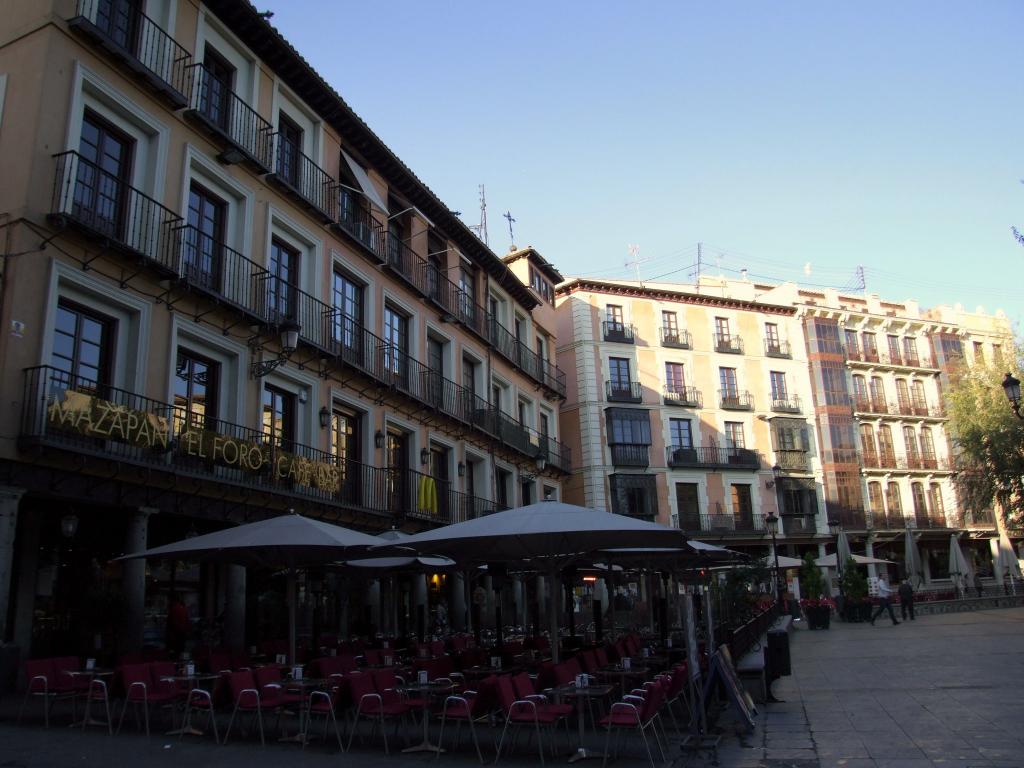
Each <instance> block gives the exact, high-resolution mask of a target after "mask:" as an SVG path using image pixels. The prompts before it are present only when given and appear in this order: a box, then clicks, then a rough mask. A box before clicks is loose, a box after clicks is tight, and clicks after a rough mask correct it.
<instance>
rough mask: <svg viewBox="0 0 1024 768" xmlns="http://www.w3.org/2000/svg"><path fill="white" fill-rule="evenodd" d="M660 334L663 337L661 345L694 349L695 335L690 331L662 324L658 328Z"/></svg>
mask: <svg viewBox="0 0 1024 768" xmlns="http://www.w3.org/2000/svg"><path fill="white" fill-rule="evenodd" d="M658 334H659V336H660V338H661V346H663V347H671V348H672V349H693V336H691V335H690V332H689V331H687V330H685V329H680V328H666V327H665V326H662V327H661V328H659V329H658Z"/></svg>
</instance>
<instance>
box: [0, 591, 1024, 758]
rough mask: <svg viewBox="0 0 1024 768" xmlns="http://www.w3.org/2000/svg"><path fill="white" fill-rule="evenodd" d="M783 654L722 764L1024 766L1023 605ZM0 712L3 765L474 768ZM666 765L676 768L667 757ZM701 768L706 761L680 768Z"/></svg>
mask: <svg viewBox="0 0 1024 768" xmlns="http://www.w3.org/2000/svg"><path fill="white" fill-rule="evenodd" d="M792 654H793V675H792V676H791V677H787V678H783V679H782V680H779V681H777V682H776V683H775V685H774V693H775V695H776V696H777V697H778V698H780V699H783V700H784V702H785V703H781V704H771V705H768V706H767V707H765V708H764V709H763V711H762V714H760V715H759V716H758V718H757V720H758V722H757V728H756V730H755V731H754V733H752V734H743V735H738V734H737V732H736V729H735V727H734V726H733V725H732V724H731V722H730V718H729V717H728V716H727V715H723V716H722V717H721V718H720V720H719V725H720V727H721V729H722V732H723V742H722V748H721V751H720V761H719V764H720V765H721V766H722V767H723V768H755V767H757V768H762V767H763V768H786V767H792V768H819V767H820V768H832V767H833V766H840V767H842V768H1008V767H1010V766H1015V767H1017V768H1024V693H1022V692H1024V608H1014V609H1002V610H991V611H979V612H971V613H955V614H940V615H935V616H922V617H919V618H918V620H917V621H915V622H904V623H901V624H900V625H899V626H898V627H894V626H892V625H891V624H890V623H889V621H888V620H887V619H886V620H884V621H883V620H879V622H878V625H877V626H875V627H872V626H870V625H868V624H850V625H847V624H842V623H833V625H832V629H831V630H829V631H827V632H811V631H807V630H803V629H800V630H797V631H796V632H794V633H793V635H792ZM0 710H2V711H0V768H21V767H22V766H24V767H25V768H29V767H31V768H36V767H37V766H38V767H39V768H43V767H46V766H54V767H56V766H61V767H63V766H81V767H82V768H91V767H92V766H104V768H109V767H110V766H120V765H144V766H159V767H163V766H167V767H168V768H171V767H172V766H173V767H174V768H181V767H182V766H185V767H186V768H204V767H205V766H223V767H224V768H232V767H233V766H239V768H241V767H242V766H244V767H245V768H263V767H264V766H266V767H267V768H271V767H273V768H277V766H280V765H283V764H286V765H288V766H289V768H292V766H294V767H295V768H305V767H306V766H309V767H310V768H312V767H314V766H317V767H320V766H325V767H326V766H335V765H351V766H369V767H372V768H376V767H377V766H391V767H392V768H407V767H408V766H427V765H446V766H447V765H460V766H466V767H467V768H468V766H472V765H476V758H475V754H473V752H472V749H471V748H467V747H468V744H464V745H463V747H462V748H461V749H460V750H459V751H458V752H456V753H454V754H446V755H443V756H442V757H441V759H440V760H438V761H437V762H434V761H433V760H432V758H431V757H430V756H425V755H400V754H392V755H391V756H389V757H387V756H385V755H384V754H383V750H382V749H377V748H374V747H371V746H369V745H366V746H362V747H360V746H358V743H357V745H356V746H355V747H354V748H353V750H352V752H350V753H347V754H343V755H342V754H339V753H338V752H337V750H336V749H334V750H332V749H330V748H329V747H325V746H324V745H323V744H319V743H314V744H311V745H310V746H309V747H307V748H306V750H305V751H302V750H301V749H300V748H299V747H298V746H297V745H294V744H276V743H275V744H273V745H268V747H267V748H266V749H260V747H259V745H258V742H254V741H251V740H249V741H246V742H243V741H234V740H233V743H232V744H230V745H228V746H227V747H223V746H215V745H214V744H213V743H212V742H211V741H209V740H207V741H203V740H199V739H194V738H192V739H188V740H186V741H182V742H179V741H177V740H176V739H174V738H167V737H163V736H158V735H155V734H154V736H153V737H152V738H151V739H148V740H147V739H146V738H145V737H143V736H139V735H137V734H135V733H134V732H132V733H122V734H121V735H120V736H116V737H113V738H111V737H108V736H106V735H105V733H104V732H102V731H101V730H100V729H94V730H92V731H90V732H87V733H85V734H82V733H80V732H79V731H77V730H74V731H72V730H68V729H67V728H63V727H52V728H50V729H49V730H44V729H43V728H42V727H41V726H40V725H38V724H35V722H34V723H33V724H31V725H23V726H21V727H18V726H16V725H14V723H13V717H14V714H15V713H16V712H17V702H16V701H15V700H13V699H10V698H9V699H7V700H6V701H5V702H3V706H2V708H0ZM126 729H127V725H126ZM670 730H671V728H670ZM434 733H435V735H436V729H435V731H434ZM481 736H482V742H483V744H484V750H485V758H487V759H488V760H493V755H494V751H493V748H492V747H491V744H490V742H491V738H492V735H491V732H490V731H489V730H488V729H482V732H481ZM446 740H447V736H446ZM598 741H599V742H600V739H598ZM641 751H642V747H639V745H638V744H633V745H631V746H630V747H629V752H630V753H631V756H622V757H620V758H619V759H618V760H616V761H614V763H613V765H615V766H617V767H618V768H637V767H638V766H643V765H647V764H648V763H647V761H646V759H640V753H641ZM669 757H670V761H671V762H673V763H674V765H675V766H682V765H683V761H682V759H681V758H680V757H679V752H678V749H677V748H676V747H674V746H673V747H672V748H671V750H670V755H669ZM672 758H675V760H672ZM588 762H589V764H590V765H595V766H596V765H600V763H599V762H596V761H588ZM537 763H538V761H537V758H536V752H535V751H531V750H529V749H527V748H522V747H521V748H520V749H519V750H518V751H517V753H516V754H514V755H513V756H511V758H509V759H507V760H506V758H505V757H502V760H501V764H502V765H509V766H529V765H536V764H537ZM548 764H549V765H562V764H564V760H563V759H561V758H559V759H557V760H549V761H548ZM708 764H709V761H708V760H706V759H704V758H700V759H691V760H690V762H689V763H688V765H690V766H704V765H708Z"/></svg>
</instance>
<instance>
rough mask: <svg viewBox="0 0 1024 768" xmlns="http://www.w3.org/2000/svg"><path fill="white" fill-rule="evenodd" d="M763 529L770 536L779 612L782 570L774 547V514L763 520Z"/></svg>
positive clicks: (776, 524) (775, 523)
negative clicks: (773, 554) (765, 529)
mask: <svg viewBox="0 0 1024 768" xmlns="http://www.w3.org/2000/svg"><path fill="white" fill-rule="evenodd" d="M764 527H765V528H767V529H768V533H770V534H771V536H772V551H773V552H774V553H775V591H776V593H777V599H778V601H779V610H780V611H781V610H782V603H783V592H782V570H781V569H780V568H779V548H778V547H777V546H776V545H775V534H776V533H778V530H779V517H778V515H776V514H775V513H774V512H769V513H768V516H767V517H765V519H764Z"/></svg>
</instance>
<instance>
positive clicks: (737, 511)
mask: <svg viewBox="0 0 1024 768" xmlns="http://www.w3.org/2000/svg"><path fill="white" fill-rule="evenodd" d="M730 488H731V491H732V514H733V518H734V519H735V520H737V521H743V522H747V523H749V522H751V521H752V520H753V518H754V504H753V501H752V496H751V493H750V486H749V485H747V484H745V483H733V484H732V486H730Z"/></svg>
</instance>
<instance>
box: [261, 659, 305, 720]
mask: <svg viewBox="0 0 1024 768" xmlns="http://www.w3.org/2000/svg"><path fill="white" fill-rule="evenodd" d="M253 676H254V677H255V678H256V687H257V688H259V689H260V694H261V695H262V696H263V697H264V698H266V697H267V696H268V695H269V696H270V697H271V698H273V697H274V696H277V697H278V698H279V699H280V700H281V702H282V703H283V704H284V705H285V706H294V707H297V708H299V709H301V708H302V706H303V705H304V704H305V698H304V697H303V695H302V693H301V691H300V692H295V691H289V690H288V689H287V688H286V687H285V685H284V681H283V680H282V678H281V668H280V667H278V666H276V665H274V664H270V665H268V666H266V667H260V668H259V669H257V670H255V671H254V672H253ZM272 689H276V690H272Z"/></svg>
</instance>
